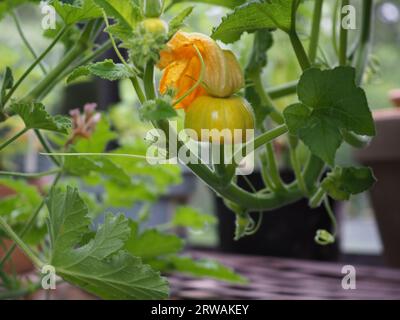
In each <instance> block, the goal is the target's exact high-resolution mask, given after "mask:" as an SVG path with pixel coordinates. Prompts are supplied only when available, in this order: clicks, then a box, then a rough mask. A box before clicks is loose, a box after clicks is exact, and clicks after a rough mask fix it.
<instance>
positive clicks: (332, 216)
mask: <svg viewBox="0 0 400 320" xmlns="http://www.w3.org/2000/svg"><path fill="white" fill-rule="evenodd" d="M324 206H325V209H326V211H327V212H328V216H329V219H330V220H331V222H332V230H333V231H332V236H333V237H334V238H335V237H336V234H337V222H336V217H335V214H334V213H333V210H332V208H331V205H330V203H329V199H328V197H325V198H324Z"/></svg>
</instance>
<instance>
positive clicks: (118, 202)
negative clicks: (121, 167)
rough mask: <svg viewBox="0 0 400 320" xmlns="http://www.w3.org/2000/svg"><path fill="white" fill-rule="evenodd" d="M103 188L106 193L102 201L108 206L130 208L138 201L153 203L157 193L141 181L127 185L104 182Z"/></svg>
mask: <svg viewBox="0 0 400 320" xmlns="http://www.w3.org/2000/svg"><path fill="white" fill-rule="evenodd" d="M103 186H104V189H105V191H106V194H105V199H104V201H105V203H106V204H107V205H108V206H112V207H117V208H121V207H124V208H132V206H133V205H134V204H135V203H137V202H140V201H146V202H154V201H156V200H157V193H155V192H154V190H153V188H152V187H151V186H149V185H147V184H146V183H145V182H142V181H133V182H132V183H131V184H129V185H120V184H116V183H113V182H112V181H106V182H105V183H104V184H103Z"/></svg>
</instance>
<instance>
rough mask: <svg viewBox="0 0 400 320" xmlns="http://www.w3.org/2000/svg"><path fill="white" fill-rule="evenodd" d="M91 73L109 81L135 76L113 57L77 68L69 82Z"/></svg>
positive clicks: (70, 76)
mask: <svg viewBox="0 0 400 320" xmlns="http://www.w3.org/2000/svg"><path fill="white" fill-rule="evenodd" d="M89 75H95V76H97V77H99V78H102V79H105V80H109V81H115V80H123V79H129V78H130V77H132V76H133V74H132V72H131V70H129V69H128V68H127V67H126V66H125V65H123V64H122V63H114V61H112V60H111V59H106V60H104V61H101V62H96V63H93V64H89V65H86V66H81V67H78V68H76V69H75V70H74V71H73V72H72V73H71V74H70V75H69V76H68V78H67V83H70V82H72V81H74V80H76V79H77V78H80V77H87V76H89Z"/></svg>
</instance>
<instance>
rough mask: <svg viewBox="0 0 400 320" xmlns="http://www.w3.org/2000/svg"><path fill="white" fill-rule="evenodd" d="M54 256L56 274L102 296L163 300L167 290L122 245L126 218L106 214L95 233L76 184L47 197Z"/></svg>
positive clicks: (164, 283) (165, 285) (125, 234)
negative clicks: (87, 239)
mask: <svg viewBox="0 0 400 320" xmlns="http://www.w3.org/2000/svg"><path fill="white" fill-rule="evenodd" d="M47 204H48V209H49V224H48V225H49V231H50V235H51V237H50V240H51V251H52V252H51V259H50V261H49V263H50V264H51V265H52V266H54V267H55V269H56V273H57V275H58V276H61V277H62V278H63V279H65V280H67V281H69V282H71V283H73V284H75V285H78V286H80V287H81V288H82V289H84V290H87V291H88V292H91V293H93V294H95V295H98V296H99V297H101V298H103V299H161V298H165V297H166V296H167V295H168V288H167V283H166V281H165V279H163V278H161V277H160V275H159V273H158V272H155V271H153V270H152V269H151V268H150V267H149V266H148V265H143V264H142V262H141V260H140V259H139V258H136V257H133V256H131V255H130V254H128V253H127V252H126V251H124V250H122V248H123V246H124V243H125V242H126V240H127V239H128V238H129V234H130V228H129V224H128V220H127V219H126V218H125V217H123V216H122V215H120V216H113V215H111V214H109V215H106V217H105V221H104V224H102V225H101V226H100V227H99V228H98V230H97V232H96V233H95V235H94V236H92V237H88V238H89V239H90V240H89V242H88V243H86V244H83V245H82V244H81V240H82V239H83V235H85V234H87V233H88V232H89V223H90V220H89V219H88V218H87V207H86V205H85V204H84V203H83V201H82V199H81V198H80V196H79V194H78V192H77V190H76V189H72V188H69V187H68V188H67V191H66V192H63V191H61V190H58V189H57V190H52V192H51V193H50V196H49V199H48V200H47Z"/></svg>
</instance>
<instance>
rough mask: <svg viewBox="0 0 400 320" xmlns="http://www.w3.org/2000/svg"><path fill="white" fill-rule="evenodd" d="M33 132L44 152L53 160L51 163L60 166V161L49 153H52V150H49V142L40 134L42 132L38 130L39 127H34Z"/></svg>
mask: <svg viewBox="0 0 400 320" xmlns="http://www.w3.org/2000/svg"><path fill="white" fill-rule="evenodd" d="M34 131H35V134H36V137H37V138H38V140H39V141H40V144H41V145H42V147H43V148H44V150H46V152H47V153H48V154H49V158H50V159H51V160H52V161H53V163H54V164H55V165H56V166H58V167H59V166H60V162H59V161H58V159H57V158H56V157H55V156H53V155H52V154H51V153H53V150H51V148H50V146H49V144H48V143H47V141H46V139H45V137H44V136H43V135H42V133H41V132H40V130H39V129H35V130H34Z"/></svg>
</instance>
